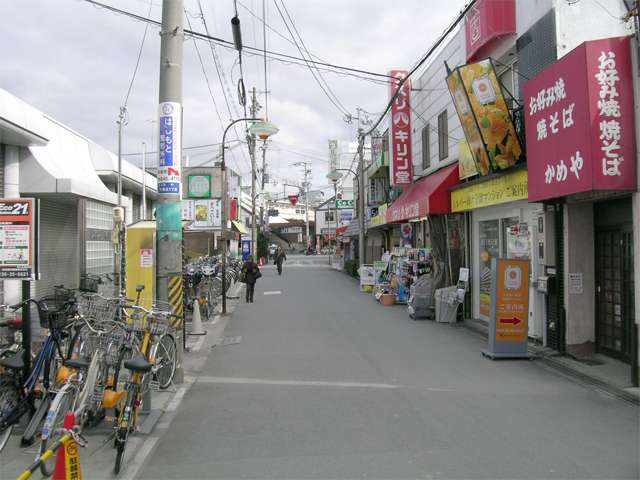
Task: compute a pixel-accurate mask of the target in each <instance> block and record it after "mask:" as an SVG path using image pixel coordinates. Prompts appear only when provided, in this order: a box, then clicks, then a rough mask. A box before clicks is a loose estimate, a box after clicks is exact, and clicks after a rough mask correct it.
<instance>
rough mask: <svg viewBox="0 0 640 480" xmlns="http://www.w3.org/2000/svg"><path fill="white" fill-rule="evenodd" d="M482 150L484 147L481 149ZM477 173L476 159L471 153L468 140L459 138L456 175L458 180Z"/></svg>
mask: <svg viewBox="0 0 640 480" xmlns="http://www.w3.org/2000/svg"><path fill="white" fill-rule="evenodd" d="M482 150H483V151H484V148H483V149H482ZM477 174H478V168H477V167H476V161H475V159H474V158H473V154H472V153H471V148H470V147H469V142H468V141H466V140H460V141H459V142H458V176H459V177H460V180H463V179H465V178H469V177H473V176H474V175H477Z"/></svg>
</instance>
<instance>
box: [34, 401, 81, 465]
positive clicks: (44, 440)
mask: <svg viewBox="0 0 640 480" xmlns="http://www.w3.org/2000/svg"><path fill="white" fill-rule="evenodd" d="M75 392H76V390H75V389H74V388H63V389H62V390H60V391H59V392H58V394H57V395H56V397H55V398H54V399H53V402H51V408H50V409H49V411H48V412H47V417H46V418H45V421H44V425H43V426H42V437H41V440H40V455H43V454H44V453H45V452H46V451H47V449H48V448H49V447H50V446H52V445H54V444H55V443H56V442H57V441H58V440H59V439H60V438H61V437H62V435H63V434H64V432H63V431H62V428H63V426H64V417H65V416H66V414H67V412H69V411H70V410H71V408H72V406H73V403H74V402H73V400H74V399H73V397H74V395H75ZM55 465H56V458H55V456H54V455H52V456H51V457H50V458H49V460H47V461H43V462H41V463H40V471H41V472H42V475H43V476H45V477H50V476H51V474H52V473H53V470H54V468H55Z"/></svg>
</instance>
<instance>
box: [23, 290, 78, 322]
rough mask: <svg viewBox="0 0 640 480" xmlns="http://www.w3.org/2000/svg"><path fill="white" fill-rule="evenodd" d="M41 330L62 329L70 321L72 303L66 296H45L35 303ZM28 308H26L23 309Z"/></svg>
mask: <svg viewBox="0 0 640 480" xmlns="http://www.w3.org/2000/svg"><path fill="white" fill-rule="evenodd" d="M36 305H37V307H38V317H39V318H40V326H41V327H42V328H48V329H54V328H62V327H63V326H64V325H65V324H67V323H68V322H69V321H70V318H69V317H70V316H71V315H72V312H73V306H74V302H73V301H72V300H71V299H70V298H69V297H68V296H67V295H47V296H45V297H42V298H41V299H40V300H38V301H37V302H36ZM24 308H28V307H26V306H25V307H24Z"/></svg>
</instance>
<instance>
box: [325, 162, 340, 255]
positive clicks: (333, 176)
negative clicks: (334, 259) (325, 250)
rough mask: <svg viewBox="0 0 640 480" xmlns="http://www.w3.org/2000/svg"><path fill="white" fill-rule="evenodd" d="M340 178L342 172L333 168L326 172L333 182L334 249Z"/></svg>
mask: <svg viewBox="0 0 640 480" xmlns="http://www.w3.org/2000/svg"><path fill="white" fill-rule="evenodd" d="M341 178H342V174H341V173H340V172H338V171H337V170H335V169H334V170H332V171H330V172H329V173H327V179H329V180H330V181H331V182H332V183H333V206H334V211H333V215H334V218H333V220H334V223H335V225H336V230H335V232H334V235H333V236H334V239H335V244H336V250H337V249H338V180H340V179H341ZM329 265H331V250H329Z"/></svg>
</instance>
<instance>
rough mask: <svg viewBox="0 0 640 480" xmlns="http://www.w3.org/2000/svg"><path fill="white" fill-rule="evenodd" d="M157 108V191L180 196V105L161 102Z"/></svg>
mask: <svg viewBox="0 0 640 480" xmlns="http://www.w3.org/2000/svg"><path fill="white" fill-rule="evenodd" d="M159 110H160V115H159V121H160V135H159V146H160V149H159V152H160V156H159V158H158V193H163V194H170V195H176V196H180V194H181V190H182V188H181V185H182V182H181V178H180V166H181V161H182V143H181V140H182V107H181V105H180V104H179V103H176V102H163V103H161V104H160V107H159Z"/></svg>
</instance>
